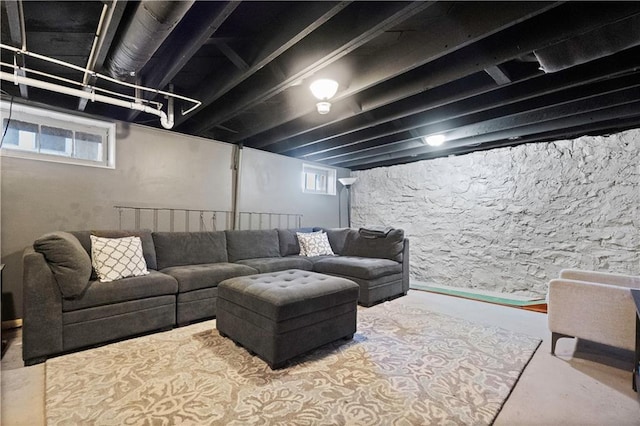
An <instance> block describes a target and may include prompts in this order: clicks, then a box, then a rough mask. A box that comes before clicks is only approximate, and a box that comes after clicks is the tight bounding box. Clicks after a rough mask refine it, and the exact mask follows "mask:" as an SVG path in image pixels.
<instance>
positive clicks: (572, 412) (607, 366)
mask: <svg viewBox="0 0 640 426" xmlns="http://www.w3.org/2000/svg"><path fill="white" fill-rule="evenodd" d="M400 302H402V303H411V304H416V305H420V306H423V307H427V308H428V309H429V310H432V311H434V312H440V313H443V314H447V315H451V316H454V317H459V318H464V319H467V320H469V321H473V322H476V323H480V324H486V325H497V326H500V327H503V328H506V329H509V330H513V331H517V332H520V333H524V334H528V335H531V336H536V337H539V338H541V339H543V340H544V341H543V343H542V345H541V346H540V348H539V349H538V351H537V352H536V354H535V355H534V357H533V359H532V360H531V362H530V363H529V365H528V366H527V368H526V369H525V370H524V373H523V374H522V376H521V378H520V380H519V381H518V383H517V385H516V387H515V388H514V390H513V392H512V394H511V395H510V397H509V399H508V400H507V402H506V403H505V405H504V407H503V409H502V411H501V412H500V414H499V415H498V418H497V419H496V422H495V424H496V425H498V426H500V425H601V426H602V425H607V426H608V425H611V426H614V425H615V426H622V425H638V426H640V402H639V400H638V399H637V394H636V393H635V392H634V391H633V390H632V389H631V370H632V368H633V366H632V364H633V353H631V352H628V351H621V350H617V349H612V348H608V347H605V346H602V345H597V344H594V343H589V342H584V341H576V339H561V340H560V341H559V342H558V345H557V347H556V354H557V356H555V357H554V356H552V355H551V354H550V353H549V351H550V344H549V342H550V333H549V331H548V329H547V316H546V314H540V313H536V312H529V311H524V310H521V309H516V308H510V307H505V306H498V305H492V304H489V303H483V302H476V301H472V300H467V299H461V298H456V297H451V296H444V295H439V294H433V293H427V292H423V291H418V290H411V291H410V292H409V294H408V295H407V297H403V298H400V299H396V300H395V301H393V302H391V303H400ZM7 337H11V340H10V346H9V349H8V350H7V352H6V354H5V356H4V358H3V359H2V405H1V406H0V407H1V409H2V422H1V424H2V425H5V426H16V425H25V426H39V425H44V424H45V420H44V364H39V365H36V366H31V367H23V364H22V358H21V349H22V348H21V340H20V333H19V332H17V333H15V332H14V333H12V334H8V335H5V334H3V338H7Z"/></svg>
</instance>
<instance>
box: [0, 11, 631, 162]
mask: <svg viewBox="0 0 640 426" xmlns="http://www.w3.org/2000/svg"><path fill="white" fill-rule="evenodd" d="M154 3H155V6H150V5H149V3H147V2H137V1H128V2H126V1H114V2H111V1H104V2H99V1H98V2H79V1H73V2H64V1H56V2H53V1H44V2H35V1H22V2H21V3H20V2H18V1H9V0H3V1H2V43H3V44H7V45H11V46H16V47H20V46H21V45H22V42H23V40H22V39H21V32H20V24H21V19H20V16H21V15H22V14H21V12H20V9H21V8H22V10H23V16H24V24H25V27H24V28H25V30H26V37H25V40H24V41H25V43H26V49H27V50H28V51H29V52H34V53H39V54H44V55H48V56H51V57H54V58H57V59H61V60H64V61H67V62H70V63H73V64H76V65H78V66H81V67H86V66H87V61H88V58H89V56H90V52H91V50H92V45H93V42H94V38H95V34H96V31H97V28H98V23H99V21H100V16H101V12H102V10H103V7H104V8H105V10H106V11H107V12H108V14H109V16H110V21H109V23H108V25H104V26H105V28H104V29H103V30H102V31H101V33H102V35H101V37H100V40H101V41H100V44H99V45H98V46H97V48H96V49H95V50H96V51H95V54H94V59H95V65H93V66H92V69H93V70H94V71H96V72H100V73H103V74H109V73H110V70H116V71H117V72H119V73H127V74H126V75H127V77H125V78H128V79H129V80H128V81H134V79H135V81H137V82H139V83H141V84H143V85H146V86H150V87H154V88H157V89H164V90H169V84H172V85H173V87H174V91H175V93H178V94H181V95H184V96H188V97H193V98H196V99H198V100H201V101H202V102H203V104H202V106H201V107H200V108H198V109H197V110H195V111H194V112H192V113H190V114H187V115H186V116H182V115H180V110H181V108H182V107H183V105H180V103H176V125H175V126H174V129H173V130H174V131H177V132H181V133H187V134H192V135H199V136H203V137H207V138H213V139H217V140H221V141H226V142H232V143H242V144H243V145H244V146H248V147H254V148H258V149H262V150H266V151H271V152H275V153H279V154H284V155H288V156H292V157H297V158H301V159H305V160H311V161H318V162H321V163H324V164H327V165H331V166H340V167H347V168H351V169H367V168H372V167H378V166H387V165H392V164H400V163H406V162H411V161H416V160H421V159H428V158H434V157H440V156H446V155H452V154H455V155H458V154H463V153H466V152H470V151H475V150H482V149H490V148H494V147H500V146H508V145H516V144H520V143H526V142H539V141H548V140H554V139H563V138H572V137H576V136H580V135H584V134H592V135H595V134H607V133H612V132H616V131H620V130H624V129H628V128H633V127H640V78H639V77H640V68H639V67H640V2H556V3H554V2H400V1H393V2H382V1H375V2H368V1H354V2H293V1H289V2H287V1H284V2H269V1H259V2H250V1H243V2H223V1H196V2H193V3H190V2H180V3H178V4H176V2H151V4H154ZM151 9H152V10H151ZM160 12H162V13H164V14H165V15H166V16H159V15H158V13H160ZM136 13H137V14H138V15H137V16H136ZM141 14H142V15H141ZM145 14H146V15H149V14H151V15H152V16H154V19H156V20H157V21H158V22H159V23H160V24H161V25H165V29H166V25H170V26H172V31H170V32H169V31H165V34H162V33H161V32H156V31H155V30H151V31H149V29H148V28H147V27H146V26H145V24H144V22H145V21H144V19H148V16H146V18H145V16H144V15H145ZM141 16H142V17H141ZM176 16H177V17H176ZM172 20H173V21H172ZM137 21H140V22H142V23H143V24H142V25H141V24H140V22H137ZM174 23H175V25H172V24H174ZM165 35H166V38H163V37H164V36H165ZM136 49H137V50H136ZM131 50H136V52H137V53H136V54H132V53H131ZM141 52H142V58H141V57H140V54H141ZM136 55H137V56H136ZM144 55H146V57H144ZM14 56H17V57H16V58H14ZM132 57H133V58H132ZM122 58H124V62H123V60H122ZM14 60H16V61H17V63H18V64H24V65H25V66H26V67H27V68H30V69H37V70H42V71H45V72H50V73H55V74H56V75H59V76H63V77H65V78H68V79H72V80H74V81H82V78H83V73H82V72H79V71H71V72H69V70H65V69H61V68H60V67H57V66H55V65H52V64H48V63H44V62H42V61H38V60H35V59H33V58H31V57H28V56H27V57H24V56H23V55H14V54H13V53H12V52H10V51H8V50H7V49H3V50H2V62H5V63H13V62H14ZM21 61H22V62H21ZM123 63H124V65H123ZM3 71H8V72H13V70H12V69H9V68H8V67H5V66H3ZM545 71H546V72H545ZM117 72H116V73H117ZM131 72H133V73H135V77H130V76H128V73H131ZM18 73H23V74H26V75H27V76H30V75H32V73H30V72H29V71H26V72H23V71H22V70H19V71H18ZM34 77H35V76H34ZM320 77H330V78H333V79H335V80H337V81H338V82H339V84H340V86H339V89H338V93H337V94H336V96H335V97H334V98H333V99H332V100H331V102H332V109H331V112H330V113H329V114H326V115H320V114H318V113H317V111H316V109H315V102H316V100H315V98H313V96H312V95H311V93H310V91H309V84H310V83H311V82H312V81H313V80H315V79H317V78H320ZM89 80H90V81H88V82H87V84H88V85H91V84H95V85H98V86H100V85H102V86H104V88H111V86H110V85H109V84H108V83H105V82H104V81H103V80H98V81H97V82H96V81H94V80H93V79H89ZM2 89H3V91H4V92H5V94H6V93H9V94H11V95H13V96H22V97H28V99H30V100H32V101H35V102H40V103H45V104H49V105H53V106H57V107H62V108H67V109H73V110H78V109H81V110H84V111H85V112H87V113H91V114H97V115H100V116H105V117H110V118H114V119H118V120H125V121H131V122H138V123H145V124H147V125H152V126H157V127H159V126H160V124H159V120H158V119H157V117H154V116H151V115H148V114H145V113H138V112H132V111H130V110H128V109H124V108H118V107H113V106H110V105H106V104H100V103H97V102H95V103H94V102H88V103H87V102H78V99H77V98H73V97H71V96H68V95H61V94H57V93H54V92H50V91H44V90H40V89H36V88H33V87H24V86H16V85H14V84H12V83H8V82H6V81H3V82H2ZM118 90H121V89H118ZM129 94H133V91H131V93H129ZM156 100H159V101H163V102H165V101H164V100H163V99H162V98H161V97H158V98H157V99H156ZM435 133H441V134H444V135H445V136H446V139H447V141H446V142H445V143H444V145H442V146H440V147H431V146H428V145H426V144H424V143H423V141H422V136H425V135H430V134H435Z"/></svg>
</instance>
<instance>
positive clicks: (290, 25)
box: [177, 1, 351, 125]
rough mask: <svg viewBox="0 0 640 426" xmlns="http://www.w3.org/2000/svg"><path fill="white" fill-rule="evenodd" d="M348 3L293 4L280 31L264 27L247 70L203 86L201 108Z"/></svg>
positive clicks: (267, 62) (274, 57)
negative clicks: (258, 47)
mask: <svg viewBox="0 0 640 426" xmlns="http://www.w3.org/2000/svg"><path fill="white" fill-rule="evenodd" d="M349 3H351V2H350V1H342V2H337V3H331V2H322V3H312V4H308V3H298V4H295V5H293V6H292V7H291V8H290V9H289V12H290V13H291V15H287V16H291V17H295V19H290V20H287V21H286V22H278V23H277V24H278V25H280V28H274V27H270V28H267V29H266V30H265V31H264V34H261V35H260V36H259V37H257V40H258V42H263V43H264V44H263V45H262V47H261V48H260V49H259V52H258V54H257V55H256V58H255V59H254V60H253V61H252V62H251V66H250V68H249V69H248V70H246V71H243V72H235V73H228V74H226V75H223V76H221V78H213V79H210V80H209V81H208V82H207V83H206V86H205V87H204V91H205V93H206V95H205V96H203V97H201V98H202V99H201V100H202V108H205V107H207V106H208V105H210V104H211V103H213V102H214V101H216V100H218V99H219V98H220V97H221V96H224V95H225V94H227V93H228V92H229V91H230V90H232V89H233V88H235V87H236V86H238V85H239V84H241V83H242V82H243V81H245V80H246V79H248V78H250V77H251V76H253V75H254V74H255V73H256V72H258V71H259V70H260V69H262V68H263V67H264V66H265V65H267V64H269V63H270V62H272V61H273V60H275V59H276V58H277V57H278V56H280V55H281V54H282V53H284V52H285V51H287V50H288V49H290V48H291V47H292V46H294V45H295V44H296V43H298V42H299V41H300V40H302V39H303V38H304V37H306V36H307V35H309V34H310V33H311V32H313V31H315V30H316V29H317V28H318V27H320V26H321V25H323V24H324V23H325V22H327V21H328V20H330V19H331V18H333V17H334V16H335V15H337V14H338V13H339V12H341V11H342V10H343V9H344V8H345V7H347V6H348V5H349ZM193 115H195V114H193ZM186 119H187V117H182V118H179V119H178V120H177V124H178V125H180V124H181V123H183V122H184V121H186Z"/></svg>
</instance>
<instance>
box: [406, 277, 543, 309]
mask: <svg viewBox="0 0 640 426" xmlns="http://www.w3.org/2000/svg"><path fill="white" fill-rule="evenodd" d="M411 288H412V289H415V290H424V291H430V292H433V293H439V294H446V295H449V296H459V297H465V298H467V299H473V300H480V301H483V302H489V303H498V304H500V305H510V306H531V305H540V304H542V303H547V301H546V300H545V299H530V300H518V299H512V298H509V297H507V295H504V296H492V295H487V294H480V293H474V292H473V290H472V289H469V290H468V291H465V290H462V289H457V288H446V287H434V286H429V285H425V284H415V283H412V284H411Z"/></svg>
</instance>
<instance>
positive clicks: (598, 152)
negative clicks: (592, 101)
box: [352, 129, 640, 296]
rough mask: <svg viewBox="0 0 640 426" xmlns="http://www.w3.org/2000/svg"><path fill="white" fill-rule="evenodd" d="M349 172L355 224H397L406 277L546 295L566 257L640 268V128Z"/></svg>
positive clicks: (575, 262)
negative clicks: (406, 253)
mask: <svg viewBox="0 0 640 426" xmlns="http://www.w3.org/2000/svg"><path fill="white" fill-rule="evenodd" d="M354 175H355V176H357V178H358V180H357V182H356V184H355V185H354V186H353V189H352V209H353V213H352V226H353V227H359V226H363V225H389V226H395V227H401V228H404V229H405V232H406V234H407V236H408V237H409V238H410V239H411V277H412V279H413V280H416V281H420V282H424V283H431V284H439V285H448V286H455V287H468V288H478V289H483V290H492V291H499V292H505V293H515V294H519V295H526V296H544V295H545V294H546V291H547V283H548V281H549V280H550V279H551V278H554V277H556V276H557V275H558V273H559V271H560V270H561V269H562V268H581V269H594V270H602V271H610V272H618V273H625V274H633V275H640V231H639V229H640V207H639V205H640V129H635V130H630V131H626V132H622V133H618V134H614V135H611V136H606V137H590V136H585V137H581V138H579V139H575V140H563V141H555V142H550V143H533V144H526V145H520V146H516V147H512V148H500V149H494V150H489V151H483V152H475V153H471V154H467V155H462V156H457V157H448V158H438V159H433V160H426V161H420V162H415V163H411V164H406V165H399V166H393V167H387V168H377V169H372V170H365V171H359V172H354Z"/></svg>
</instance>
